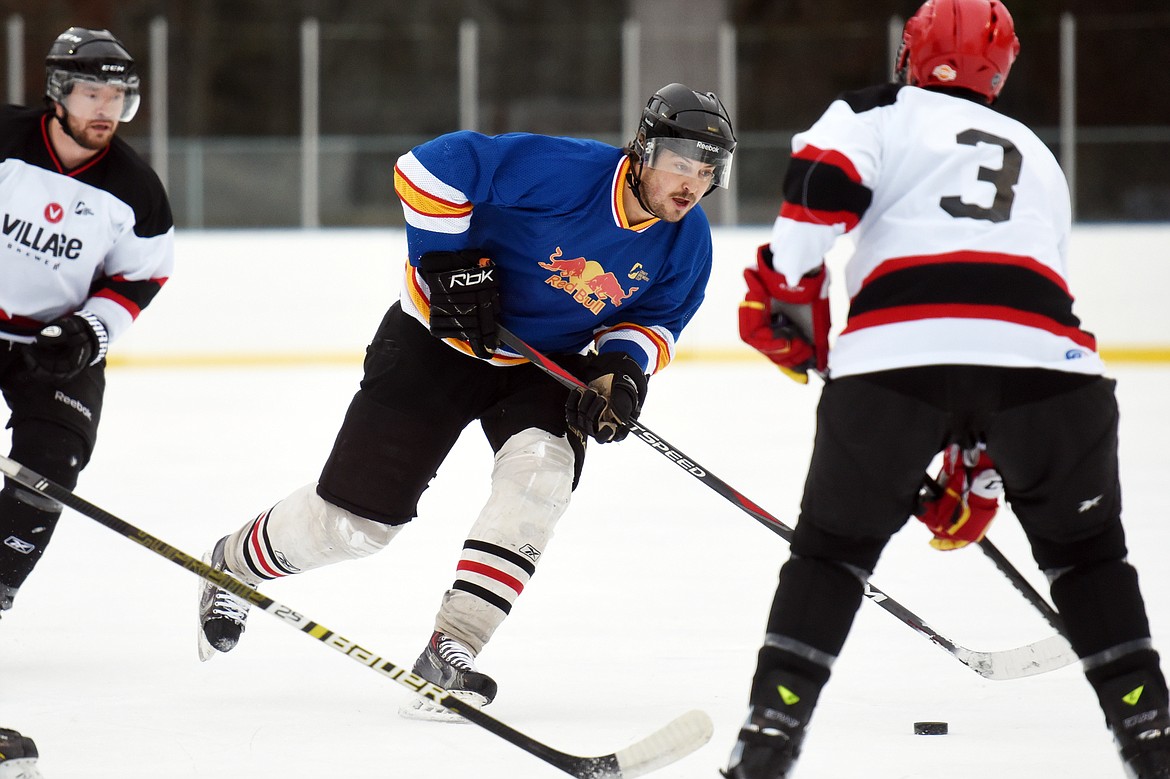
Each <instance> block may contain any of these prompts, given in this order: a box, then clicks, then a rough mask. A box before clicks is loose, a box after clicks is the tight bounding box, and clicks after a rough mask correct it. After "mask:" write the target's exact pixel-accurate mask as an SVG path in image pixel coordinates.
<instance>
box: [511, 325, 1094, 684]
mask: <svg viewBox="0 0 1170 779" xmlns="http://www.w3.org/2000/svg"><path fill="white" fill-rule="evenodd" d="M500 340H501V341H503V342H504V343H505V344H507V345H508V346H509V347H510V348H511V349H513V350H515V351H516V352H517V353H518V354H520V355H522V356H523V357H526V358H528V359H529V360H530V361H531V362H532V363H533V364H534V365H535V366H536V367H537V368H539V369H540V370H542V371H544V372H545V373H547V374H548V375H549V376H551V377H552V378H553V379H555V380H557V381H558V382H560V383H561V384H563V385H564V386H566V387H569V388H571V389H575V388H579V387H583V386H584V384H583V383H582V382H581V381H579V380H578V379H577V377H575V376H573V375H572V374H571V373H569V372H568V371H566V370H565V369H564V368H562V367H561V366H560V365H558V364H557V363H555V362H553V361H552V360H550V359H549V358H548V357H546V356H544V355H543V354H541V353H540V352H538V351H537V350H536V349H534V348H532V347H531V346H529V345H528V344H527V343H525V342H524V341H523V340H522V339H520V338H518V337H517V336H516V335H514V334H513V333H512V332H511V331H509V330H508V329H507V328H505V327H504V326H502V325H501V326H500ZM630 431H631V432H632V433H634V434H635V435H636V436H637V437H638V439H639V440H641V441H643V442H644V443H646V444H649V445H650V447H651V448H653V449H654V450H655V451H657V452H658V453H659V454H661V455H663V456H664V457H666V458H667V459H668V460H671V461H672V462H674V464H675V465H678V466H679V467H680V468H682V469H683V470H684V471H686V472H687V473H689V474H690V475H691V476H694V477H695V478H696V479H698V480H699V481H701V482H702V483H703V484H705V485H707V486H708V487H710V488H711V489H712V490H714V491H715V492H716V493H718V494H719V495H721V496H723V497H724V498H726V499H727V500H728V501H730V502H731V503H733V504H735V505H736V506H738V507H739V508H740V509H742V510H743V511H744V512H745V513H747V514H748V515H749V516H751V517H752V518H754V519H755V520H756V521H758V522H759V523H760V524H762V525H763V526H764V527H766V528H768V529H769V530H771V531H772V532H773V533H775V534H777V535H778V536H780V537H781V538H783V539H784V540H785V541H791V540H792V528H790V527H789V526H788V525H786V524H784V523H783V522H781V521H780V520H779V519H777V518H776V517H774V516H772V515H771V514H769V513H768V512H767V511H765V510H764V509H762V508H761V507H760V506H758V505H757V504H756V503H754V502H752V501H751V500H748V499H747V498H746V497H744V496H743V495H742V494H740V493H739V492H738V491H737V490H735V489H734V488H733V487H731V485H729V484H727V482H725V481H723V480H722V479H720V478H718V477H717V476H715V474H713V473H711V472H710V471H709V470H707V469H706V468H704V467H703V466H701V465H700V464H699V463H697V462H696V461H694V460H692V459H691V458H690V457H688V456H687V455H686V454H684V453H683V452H682V451H680V450H678V449H676V448H675V447H674V446H672V445H671V444H670V443H669V442H667V441H666V439H664V438H662V436H660V435H658V434H657V433H655V432H653V431H652V430H650V429H649V428H647V427H646V426H644V425H642V424H641V423H639V422H633V423H631V424H630ZM865 596H866V597H867V598H869V599H870V600H872V601H873V602H874V603H876V604H878V605H879V606H881V607H882V608H883V609H885V610H886V611H888V612H889V613H890V614H893V615H894V616H895V617H897V618H898V619H899V620H901V621H902V622H904V623H906V624H907V625H909V626H910V627H911V628H912V629H914V630H916V631H917V632H918V633H920V634H921V635H923V636H926V637H927V638H928V639H930V640H931V641H932V642H934V643H935V644H937V645H938V646H940V647H942V648H943V649H945V650H946V651H947V652H949V653H950V654H951V655H952V656H953V657H955V658H956V659H957V660H958V661H959V662H961V663H962V664H963V665H965V666H967V667H968V668H970V669H971V670H973V671H975V672H976V673H977V674H979V675H980V676H983V677H985V678H987V679H995V680H1006V679H1019V678H1022V677H1025V676H1035V675H1036V674H1042V673H1047V672H1048V671H1054V670H1056V669H1057V668H1063V667H1065V666H1066V665H1070V664H1072V663H1074V662H1076V661H1077V660H1078V658H1077V656H1076V653H1075V652H1073V651H1072V647H1071V646H1069V643H1068V641H1066V640H1065V638H1064V637H1063V636H1061V635H1055V636H1049V637H1048V638H1046V639H1043V640H1041V641H1037V642H1035V643H1032V644H1025V645H1024V646H1020V647H1016V648H1015V649H1004V650H999V651H990V652H981V651H976V650H973V649H967V648H966V647H963V646H959V645H958V644H956V643H955V642H954V641H951V640H950V639H949V638H947V637H946V636H944V635H942V634H941V633H939V632H938V631H937V630H935V629H934V628H932V627H931V626H930V625H928V624H927V623H926V622H925V621H924V620H923V619H922V618H921V617H919V616H918V615H916V614H915V613H914V612H912V611H910V610H909V609H907V608H906V607H905V606H903V605H902V604H901V603H898V601H896V600H894V599H893V598H891V597H890V596H889V595H886V593H884V592H882V591H881V590H880V589H878V588H877V587H876V586H874V585H873V584H871V583H870V582H866V583H865Z"/></svg>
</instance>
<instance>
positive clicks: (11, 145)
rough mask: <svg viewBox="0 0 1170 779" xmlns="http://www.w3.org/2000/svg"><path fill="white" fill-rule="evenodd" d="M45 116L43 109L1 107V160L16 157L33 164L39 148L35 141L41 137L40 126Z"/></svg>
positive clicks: (13, 106)
mask: <svg viewBox="0 0 1170 779" xmlns="http://www.w3.org/2000/svg"><path fill="white" fill-rule="evenodd" d="M44 115H45V109H43V108H25V107H24V106H18V105H4V106H0V159H9V158H10V157H15V158H18V159H22V160H25V161H26V162H32V161H33V160H32V159H30V158H31V157H34V156H36V155H35V151H36V148H37V146H36V144H35V143H34V141H36V140H39V139H40V137H41V132H40V127H39V125H40V121H41V117H42V116H44ZM42 156H43V155H42Z"/></svg>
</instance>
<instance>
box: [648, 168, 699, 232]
mask: <svg viewBox="0 0 1170 779" xmlns="http://www.w3.org/2000/svg"><path fill="white" fill-rule="evenodd" d="M647 178H650V181H649V182H648V181H647ZM662 184H666V186H661V185H662ZM668 187H669V188H668ZM699 197H700V196H699V195H697V194H695V193H694V192H686V191H685V190H683V188H682V187H679V186H677V185H676V183H675V182H666V181H664V180H663V179H662V177H659V176H654V175H653V174H652V175H651V176H649V177H647V176H646V173H645V172H643V174H642V199H643V200H644V201H645V204H646V206H647V207H648V208H649V210H650V213H652V214H654V216H656V217H658V218H659V219H661V220H662V221H664V222H679V221H682V218H683V217H684V216H686V215H687V214H689V213H690V212H691V209H692V208H694V207H695V204H696V203H698V202H699ZM676 198H677V199H678V200H679V201H684V200H685V201H686V205H685V206H684V205H680V204H679V203H678V202H675V199H676Z"/></svg>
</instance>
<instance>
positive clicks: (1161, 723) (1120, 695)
mask: <svg viewBox="0 0 1170 779" xmlns="http://www.w3.org/2000/svg"><path fill="white" fill-rule="evenodd" d="M1100 698H1101V706H1102V708H1103V709H1104V710H1105V719H1106V721H1107V722H1108V723H1109V730H1110V731H1111V732H1112V733H1113V740H1114V742H1115V743H1116V744H1117V751H1118V754H1119V755H1120V756H1121V762H1122V764H1123V765H1124V766H1125V775H1126V776H1127V777H1129V779H1170V705H1168V704H1170V701H1168V700H1167V694H1166V692H1165V691H1164V689H1163V687H1162V684H1161V682H1160V681H1159V680H1158V679H1155V678H1153V675H1152V674H1150V673H1148V672H1146V671H1137V672H1134V673H1131V674H1126V675H1125V676H1122V677H1119V678H1117V679H1113V680H1110V681H1109V682H1107V683H1105V684H1104V685H1102V687H1101V691H1100Z"/></svg>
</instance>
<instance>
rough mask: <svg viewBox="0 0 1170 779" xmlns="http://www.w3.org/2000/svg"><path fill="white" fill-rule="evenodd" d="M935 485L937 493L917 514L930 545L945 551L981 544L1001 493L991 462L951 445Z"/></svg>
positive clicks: (980, 452) (982, 455)
mask: <svg viewBox="0 0 1170 779" xmlns="http://www.w3.org/2000/svg"><path fill="white" fill-rule="evenodd" d="M936 482H937V484H938V485H939V487H940V488H941V492H940V493H938V494H936V495H933V496H930V497H928V498H927V499H926V500H925V501H924V502H923V504H922V506H921V508H920V510H919V512H918V519H919V520H921V521H922V523H923V524H925V525H926V526H927V527H928V528H930V532H931V533H934V538H932V539H931V540H930V545H931V546H933V547H934V548H935V549H939V550H941V551H944V552H946V551H950V550H952V549H962V548H963V547H964V546H966V545H967V544H971V543H979V542H980V541H982V540H983V536H985V535H987V526H988V525H990V524H991V520H993V519H995V512H996V511H997V510H998V509H999V496H1000V495H1002V494H1003V479H1002V478H1000V475H999V472H998V471H996V470H995V463H993V462H992V461H991V458H990V457H988V456H987V453H986V452H984V451H983V450H982V449H981V448H980V449H969V450H967V451H965V452H963V451H960V449H959V446H958V445H957V444H956V445H952V446H950V447H948V448H947V450H946V452H945V453H944V454H943V465H942V470H940V471H939V474H938V478H937V479H936Z"/></svg>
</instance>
